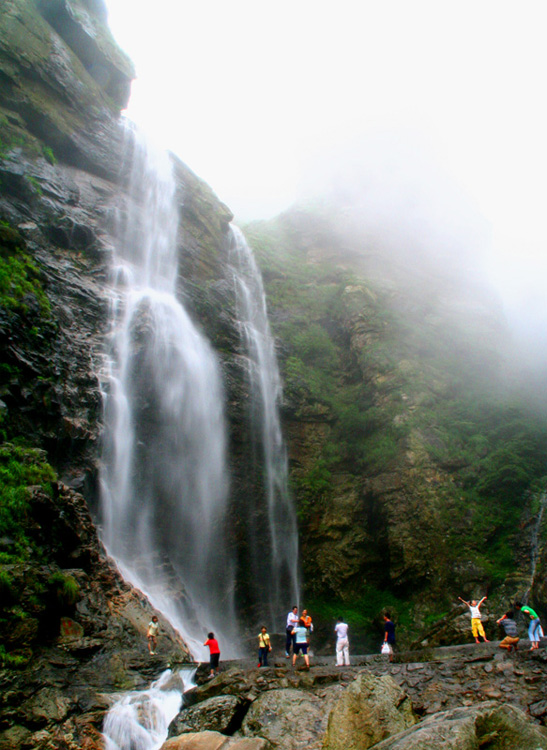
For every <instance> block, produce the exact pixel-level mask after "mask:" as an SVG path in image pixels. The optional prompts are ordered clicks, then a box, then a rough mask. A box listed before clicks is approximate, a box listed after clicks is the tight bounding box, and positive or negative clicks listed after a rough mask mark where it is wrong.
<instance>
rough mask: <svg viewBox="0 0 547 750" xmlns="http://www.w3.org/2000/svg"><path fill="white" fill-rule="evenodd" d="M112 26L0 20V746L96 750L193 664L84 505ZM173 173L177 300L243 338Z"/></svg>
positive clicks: (192, 200)
mask: <svg viewBox="0 0 547 750" xmlns="http://www.w3.org/2000/svg"><path fill="white" fill-rule="evenodd" d="M105 19H106V11H105V7H104V4H103V3H102V2H101V1H100V0H66V1H65V0H61V1H60V2H49V0H48V2H40V1H38V0H36V2H33V0H6V2H3V3H2V9H1V13H0V256H1V261H2V263H1V267H0V341H1V346H2V358H1V363H0V431H1V439H2V446H1V456H0V471H1V474H2V483H3V486H2V505H1V510H0V562H1V564H2V570H1V572H0V589H1V592H2V601H1V604H0V632H1V638H2V647H1V649H0V659H1V664H2V681H3V684H5V685H6V687H7V688H9V689H6V690H4V693H3V698H2V707H1V718H0V737H1V746H2V747H10V748H11V747H36V748H38V747H53V746H55V747H58V748H61V747H67V748H68V747H94V746H95V743H96V742H99V734H98V732H99V729H100V726H101V723H102V718H103V715H104V712H105V710H106V708H107V707H108V706H109V705H110V702H111V700H112V699H111V698H110V697H109V695H110V694H114V693H117V692H118V691H120V690H127V689H131V688H134V687H139V688H142V687H146V686H147V685H148V684H149V682H150V680H151V679H153V677H154V676H156V675H157V674H158V673H159V671H161V670H162V669H163V668H165V665H166V663H167V661H170V662H181V661H186V660H188V659H189V654H188V650H187V648H186V646H185V644H184V643H183V642H182V641H181V639H180V637H179V636H178V634H176V633H175V632H174V631H173V629H172V628H171V627H170V625H169V623H167V622H166V621H165V620H164V619H163V618H162V617H161V615H160V623H161V629H160V633H161V638H160V648H159V653H158V656H157V657H155V658H151V657H150V655H149V654H148V649H147V644H146V638H145V633H146V626H147V623H148V621H149V619H150V617H151V615H152V613H153V609H152V608H151V606H150V604H149V603H148V602H147V601H146V599H145V598H144V597H143V595H142V594H141V593H140V592H138V591H136V590H134V589H133V588H131V587H130V586H128V585H127V584H126V583H125V582H124V581H123V580H122V578H121V576H120V575H119V573H118V572H117V570H116V569H115V567H114V566H113V564H112V563H111V562H110V561H109V560H108V559H107V558H106V556H105V552H104V549H103V548H102V545H101V544H100V543H99V541H98V539H97V534H96V531H95V528H94V525H93V523H92V520H91V516H90V514H89V510H88V507H89V508H91V509H92V511H93V512H95V513H96V512H97V466H98V460H99V438H100V433H101V422H102V394H101V389H102V385H101V379H100V378H101V369H102V366H103V356H104V350H105V344H104V338H105V335H106V333H107V326H108V295H107V293H106V290H107V285H108V279H109V272H110V271H109V269H110V257H111V253H112V247H113V243H114V242H115V234H116V215H117V214H119V212H120V210H122V211H123V206H124V204H126V203H127V201H128V200H129V198H128V196H127V195H126V194H125V193H124V190H125V185H126V182H127V175H126V169H127V162H126V159H125V157H126V149H127V139H126V135H125V129H124V127H122V125H121V122H120V110H121V108H122V107H124V106H125V104H126V103H127V98H128V95H129V88H130V82H131V79H132V77H133V70H132V65H131V63H130V62H129V61H128V60H127V58H126V57H125V55H124V54H123V53H121V52H120V50H119V49H118V48H117V46H116V45H115V44H114V42H113V40H112V38H111V36H110V33H109V31H108V28H107V26H106V23H105ZM176 174H177V182H178V191H179V192H178V202H179V206H180V211H181V215H182V217H183V221H182V222H181V228H180V232H179V237H178V242H179V245H180V249H181V256H182V257H183V263H182V264H181V265H182V266H183V268H182V273H183V274H188V275H191V276H192V281H191V282H189V283H188V284H184V283H183V281H182V274H181V287H184V289H183V290H181V293H182V294H184V295H185V297H186V298H187V299H188V301H189V307H190V308H192V309H193V310H195V311H196V314H197V312H198V311H203V310H206V312H205V313H204V314H203V316H202V319H203V326H204V327H205V328H210V329H211V335H212V336H213V337H216V339H218V340H220V339H222V337H223V336H224V337H226V338H231V340H232V341H235V340H236V339H237V335H236V329H235V323H234V322H233V320H232V319H231V318H230V316H229V313H227V315H226V319H225V320H224V321H222V322H220V323H219V321H218V320H217V316H216V315H215V313H214V311H213V309H212V308H213V307H214V306H217V307H218V306H219V304H222V305H223V303H224V299H225V297H226V291H225V289H224V288H223V283H224V282H223V276H222V274H223V273H224V271H222V272H221V267H222V263H221V259H222V256H223V254H224V252H225V248H226V238H227V229H228V222H229V221H230V219H231V214H230V212H229V211H228V209H226V208H225V207H224V206H223V205H222V204H221V203H220V202H219V201H218V199H217V198H216V197H215V196H214V194H213V193H212V191H211V190H210V188H208V187H207V186H206V185H205V184H204V183H203V182H201V181H200V180H199V179H198V178H197V177H196V176H195V175H194V174H193V173H192V172H191V171H190V170H189V169H188V168H187V167H186V166H185V165H184V164H182V163H181V162H177V163H176ZM209 303H210V304H211V309H209ZM232 304H233V303H232ZM223 306H224V305H223ZM224 307H227V306H224ZM236 386H237V387H239V388H241V379H240V380H239V381H238V382H237V383H236V381H235V380H234V388H235V387H236ZM84 497H85V500H84Z"/></svg>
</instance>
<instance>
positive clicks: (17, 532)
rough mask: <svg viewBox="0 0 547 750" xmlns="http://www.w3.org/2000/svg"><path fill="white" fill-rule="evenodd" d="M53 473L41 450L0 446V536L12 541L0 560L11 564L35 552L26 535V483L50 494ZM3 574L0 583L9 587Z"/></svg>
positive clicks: (27, 501)
mask: <svg viewBox="0 0 547 750" xmlns="http://www.w3.org/2000/svg"><path fill="white" fill-rule="evenodd" d="M53 481H55V472H54V471H53V469H52V468H51V466H50V465H49V464H48V463H47V462H46V461H45V459H44V453H43V451H40V450H36V449H32V448H23V447H20V446H16V445H10V444H4V445H2V446H0V537H7V538H9V539H11V540H12V542H13V543H12V544H11V545H10V547H8V548H7V549H8V550H9V551H2V552H0V563H3V564H6V563H14V562H21V561H23V560H28V559H29V558H30V557H31V556H32V555H33V554H39V549H35V548H34V545H33V542H32V540H31V539H30V538H29V536H28V534H27V531H26V526H27V524H28V513H29V510H30V507H29V489H28V488H29V486H35V485H40V486H41V487H42V489H43V490H44V491H45V492H47V493H48V494H51V491H52V490H51V482H53ZM2 573H3V575H4V579H3V581H4V582H3V583H2V579H0V587H1V586H8V588H9V586H10V584H9V574H8V573H6V572H5V571H2Z"/></svg>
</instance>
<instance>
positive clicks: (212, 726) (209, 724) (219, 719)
mask: <svg viewBox="0 0 547 750" xmlns="http://www.w3.org/2000/svg"><path fill="white" fill-rule="evenodd" d="M244 706H245V701H243V700H242V699H241V698H238V697H237V696H235V695H218V696H215V697H214V698H208V699H207V700H206V701H203V703H200V704H199V705H198V706H190V707H189V708H183V709H182V711H181V712H180V713H179V714H178V715H177V716H176V717H175V718H174V719H173V721H172V722H171V724H170V725H169V737H177V736H178V735H179V734H185V733H189V732H203V731H205V730H210V731H213V732H222V734H230V733H231V731H230V729H231V726H233V724H234V722H235V721H236V719H237V716H238V715H239V714H240V713H241V711H242V710H244ZM232 731H233V730H232Z"/></svg>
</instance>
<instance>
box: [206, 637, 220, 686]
mask: <svg viewBox="0 0 547 750" xmlns="http://www.w3.org/2000/svg"><path fill="white" fill-rule="evenodd" d="M203 645H204V646H209V666H210V668H211V674H210V675H209V679H210V680H211V679H212V678H213V677H214V676H215V672H216V674H218V672H219V669H218V662H219V660H220V648H219V647H218V641H217V639H216V638H215V634H214V633H208V634H207V640H206V641H205V643H204V644H203Z"/></svg>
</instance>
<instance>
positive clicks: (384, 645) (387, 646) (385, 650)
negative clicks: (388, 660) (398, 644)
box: [380, 641, 391, 654]
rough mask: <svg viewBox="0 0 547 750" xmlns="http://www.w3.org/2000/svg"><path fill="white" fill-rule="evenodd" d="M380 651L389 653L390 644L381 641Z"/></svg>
mask: <svg viewBox="0 0 547 750" xmlns="http://www.w3.org/2000/svg"><path fill="white" fill-rule="evenodd" d="M380 653H381V654H391V646H390V645H389V643H387V642H386V641H384V642H383V643H382V648H381V649H380Z"/></svg>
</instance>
